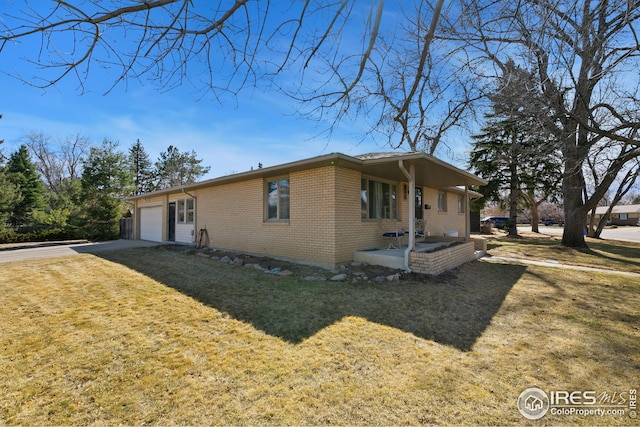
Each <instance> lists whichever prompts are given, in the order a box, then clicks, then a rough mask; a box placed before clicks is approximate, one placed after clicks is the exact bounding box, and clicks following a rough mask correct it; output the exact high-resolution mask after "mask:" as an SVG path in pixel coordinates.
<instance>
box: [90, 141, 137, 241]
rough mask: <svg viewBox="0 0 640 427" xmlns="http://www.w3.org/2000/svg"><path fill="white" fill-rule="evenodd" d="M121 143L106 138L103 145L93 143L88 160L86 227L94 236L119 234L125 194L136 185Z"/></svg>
mask: <svg viewBox="0 0 640 427" xmlns="http://www.w3.org/2000/svg"><path fill="white" fill-rule="evenodd" d="M117 147H118V144H117V143H114V142H111V141H107V140H105V141H103V142H102V145H101V146H100V147H91V150H90V152H89V156H88V158H87V159H86V161H85V162H84V170H83V172H82V178H81V184H82V191H81V199H82V202H83V204H84V215H83V218H82V221H83V223H82V227H83V229H84V230H85V235H86V236H87V237H89V238H92V239H98V240H105V239H115V238H117V237H118V233H119V223H118V220H119V219H120V218H121V217H122V215H123V213H124V212H123V211H124V202H123V198H124V197H125V196H128V195H130V194H131V190H132V187H133V179H132V175H131V171H130V168H129V165H128V162H127V156H126V155H125V154H124V153H122V152H119V151H117Z"/></svg>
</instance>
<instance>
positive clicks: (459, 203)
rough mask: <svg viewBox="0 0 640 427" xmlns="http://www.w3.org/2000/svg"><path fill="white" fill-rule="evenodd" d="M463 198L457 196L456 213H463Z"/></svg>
mask: <svg viewBox="0 0 640 427" xmlns="http://www.w3.org/2000/svg"><path fill="white" fill-rule="evenodd" d="M464 207H465V206H464V196H458V213H460V214H461V213H464Z"/></svg>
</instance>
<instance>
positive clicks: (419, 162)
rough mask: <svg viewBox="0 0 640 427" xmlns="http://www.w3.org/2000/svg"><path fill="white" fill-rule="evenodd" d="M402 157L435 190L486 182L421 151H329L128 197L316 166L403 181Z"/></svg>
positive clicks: (419, 179) (423, 183)
mask: <svg viewBox="0 0 640 427" xmlns="http://www.w3.org/2000/svg"><path fill="white" fill-rule="evenodd" d="M399 160H402V161H403V163H404V165H405V166H406V167H408V166H410V165H412V164H413V165H414V166H415V177H416V185H418V186H423V187H431V188H436V189H446V188H452V187H456V186H470V185H485V184H486V183H487V181H485V180H484V179H482V178H480V177H478V176H476V175H474V174H472V173H469V172H467V171H464V170H462V169H459V168H457V167H455V166H453V165H451V164H449V163H446V162H444V161H442V160H439V159H437V158H435V157H433V156H431V155H428V154H426V153H424V152H410V153H396V152H392V153H370V154H363V155H360V156H348V155H346V154H342V153H331V154H325V155H322V156H317V157H312V158H309V159H304V160H299V161H296V162H291V163H285V164H282V165H277V166H271V167H265V168H260V169H254V170H252V171H248V172H242V173H237V174H233V175H226V176H222V177H219V178H214V179H209V180H206V181H201V182H196V183H193V184H186V185H183V186H178V187H172V188H168V189H165V190H159V191H154V192H152V193H146V194H141V195H138V196H132V197H130V198H129V199H130V200H136V199H141V198H147V197H153V196H158V195H163V194H170V193H176V192H181V191H186V192H188V191H191V190H196V189H198V188H205V187H211V186H216V185H222V184H228V183H232V182H238V181H244V180H248V179H254V178H261V177H263V178H264V177H270V176H277V175H282V174H286V173H290V172H295V171H300V170H305V169H312V168H316V167H322V166H328V165H337V166H342V167H346V168H351V169H355V170H359V171H361V172H362V173H363V174H364V175H370V176H375V177H378V178H383V179H387V180H389V181H406V180H407V178H406V177H405V175H404V174H403V173H402V171H401V170H400V167H399V164H398V162H399Z"/></svg>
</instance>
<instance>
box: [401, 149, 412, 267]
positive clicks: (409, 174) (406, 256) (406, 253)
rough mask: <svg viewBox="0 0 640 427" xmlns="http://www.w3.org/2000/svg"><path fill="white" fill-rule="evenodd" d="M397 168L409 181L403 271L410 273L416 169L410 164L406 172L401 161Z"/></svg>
mask: <svg viewBox="0 0 640 427" xmlns="http://www.w3.org/2000/svg"><path fill="white" fill-rule="evenodd" d="M398 167H399V168H400V170H401V171H402V173H403V174H404V176H405V177H407V180H408V181H409V242H408V245H407V249H406V250H405V251H404V269H405V270H406V271H408V272H409V273H410V272H411V269H410V268H409V252H411V251H412V250H413V248H414V246H415V243H416V178H415V176H416V167H415V165H413V164H410V165H409V171H407V169H406V168H405V167H404V162H403V161H402V159H400V160H398Z"/></svg>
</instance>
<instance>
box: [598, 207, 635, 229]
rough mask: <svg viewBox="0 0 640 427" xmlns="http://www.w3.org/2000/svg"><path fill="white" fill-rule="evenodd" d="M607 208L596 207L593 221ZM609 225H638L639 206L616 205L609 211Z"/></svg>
mask: <svg viewBox="0 0 640 427" xmlns="http://www.w3.org/2000/svg"><path fill="white" fill-rule="evenodd" d="M608 209H609V206H598V207H597V208H596V214H595V220H596V221H600V218H602V216H603V215H604V214H605V213H606V212H607V210H608ZM608 224H610V225H640V205H616V206H614V207H613V210H612V211H611V217H610V218H609V222H608Z"/></svg>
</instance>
